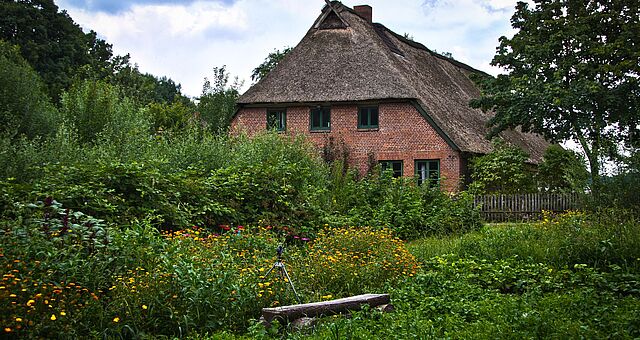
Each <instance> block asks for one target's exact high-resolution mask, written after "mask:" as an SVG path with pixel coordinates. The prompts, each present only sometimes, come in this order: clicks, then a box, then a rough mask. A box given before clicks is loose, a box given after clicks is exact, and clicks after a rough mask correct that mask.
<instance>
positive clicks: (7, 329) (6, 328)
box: [4, 327, 12, 333]
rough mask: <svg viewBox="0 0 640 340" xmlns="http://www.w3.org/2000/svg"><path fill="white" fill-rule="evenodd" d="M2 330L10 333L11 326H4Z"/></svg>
mask: <svg viewBox="0 0 640 340" xmlns="http://www.w3.org/2000/svg"><path fill="white" fill-rule="evenodd" d="M4 331H5V332H7V333H11V331H12V329H11V328H9V327H5V328H4Z"/></svg>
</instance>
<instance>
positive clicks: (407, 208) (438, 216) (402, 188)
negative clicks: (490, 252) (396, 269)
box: [327, 173, 481, 239]
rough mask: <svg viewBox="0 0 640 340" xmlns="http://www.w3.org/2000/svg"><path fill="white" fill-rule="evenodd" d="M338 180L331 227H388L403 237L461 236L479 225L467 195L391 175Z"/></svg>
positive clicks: (333, 201)
mask: <svg viewBox="0 0 640 340" xmlns="http://www.w3.org/2000/svg"><path fill="white" fill-rule="evenodd" d="M338 178H341V179H340V180H339V181H337V182H336V181H334V182H333V186H332V187H331V189H330V190H331V191H330V193H331V194H332V198H331V201H332V206H331V214H330V215H329V217H328V218H327V221H328V223H330V224H338V225H339V224H343V225H363V226H375V227H387V228H390V229H392V230H393V231H394V233H395V234H396V235H398V236H399V237H401V238H403V239H415V238H418V237H421V236H425V235H434V234H439V235H442V234H451V233H464V232H468V231H471V230H475V229H478V228H480V226H481V222H480V213H479V212H478V211H477V210H476V209H475V208H474V206H473V197H472V196H470V195H468V194H466V193H461V194H458V195H455V196H450V195H449V194H447V193H444V192H442V191H440V189H439V188H432V187H429V186H427V185H420V186H419V185H416V184H415V181H414V180H413V179H408V178H392V177H391V175H390V174H389V173H386V174H383V175H381V176H368V177H365V178H363V179H361V180H356V179H355V178H354V176H353V175H347V177H346V178H345V177H338Z"/></svg>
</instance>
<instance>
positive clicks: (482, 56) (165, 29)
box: [56, 0, 516, 97]
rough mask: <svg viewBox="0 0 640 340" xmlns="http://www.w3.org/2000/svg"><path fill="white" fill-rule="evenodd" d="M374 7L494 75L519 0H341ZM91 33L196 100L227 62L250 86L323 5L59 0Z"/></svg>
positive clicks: (306, 1)
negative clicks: (271, 57) (499, 48)
mask: <svg viewBox="0 0 640 340" xmlns="http://www.w3.org/2000/svg"><path fill="white" fill-rule="evenodd" d="M342 3H343V4H345V5H346V6H349V7H353V6H355V5H362V4H368V5H370V6H371V7H373V21H374V22H379V23H382V24H384V25H385V26H387V27H388V28H389V29H391V30H392V31H394V32H396V33H398V34H405V33H407V34H409V35H410V36H412V37H413V39H414V40H415V41H417V42H420V43H422V44H424V45H425V46H427V47H428V48H430V49H432V50H433V49H434V50H437V51H439V52H450V53H452V54H453V57H454V58H455V59H456V60H459V61H461V62H463V63H466V64H468V65H470V66H472V67H475V68H477V69H480V70H483V71H485V72H488V73H490V74H494V75H495V74H498V73H499V72H500V70H499V69H497V68H494V67H492V66H490V62H491V59H492V58H493V56H494V55H495V51H496V46H497V45H498V39H499V38H500V36H509V37H510V36H512V35H513V33H514V31H513V30H512V28H511V25H510V21H509V19H510V18H511V16H512V15H513V13H514V11H515V5H516V0H357V1H354V0H343V1H342ZM56 4H57V5H58V7H59V8H60V9H61V10H62V9H64V10H66V11H67V12H68V13H69V15H70V16H71V18H73V20H74V21H75V22H76V23H78V24H79V25H80V26H82V28H83V29H84V30H85V31H89V30H93V31H96V32H97V33H98V36H99V37H100V38H102V39H104V40H106V41H107V42H108V43H110V44H112V45H113V52H114V54H119V55H124V54H127V53H128V54H129V55H130V56H131V60H132V61H133V62H134V63H135V64H137V65H138V67H139V69H140V71H142V72H146V73H151V74H153V75H155V76H158V77H161V76H167V77H169V78H171V79H173V80H174V81H175V82H177V83H180V84H181V85H182V92H183V93H184V94H186V95H188V96H190V97H198V96H199V95H200V94H201V92H202V85H203V83H204V78H205V77H212V76H213V68H214V67H221V66H223V65H226V67H227V71H228V72H229V73H230V74H231V76H232V77H235V76H237V77H238V78H239V79H240V80H243V81H244V86H243V87H242V90H246V89H248V87H249V86H250V85H251V71H252V70H253V69H254V68H255V67H256V66H258V65H259V64H260V63H262V62H263V61H264V59H265V58H266V56H267V55H268V54H269V52H273V51H274V49H278V50H282V49H283V48H284V47H287V46H291V47H293V46H295V45H297V44H298V42H299V41H300V40H301V39H302V37H303V36H304V35H305V33H306V32H307V31H308V30H309V28H310V27H311V25H312V24H313V22H314V20H315V19H316V17H317V16H318V15H319V14H320V11H321V9H322V7H323V6H324V5H325V2H324V0H205V1H202V0H200V1H193V0H182V1H179V0H56Z"/></svg>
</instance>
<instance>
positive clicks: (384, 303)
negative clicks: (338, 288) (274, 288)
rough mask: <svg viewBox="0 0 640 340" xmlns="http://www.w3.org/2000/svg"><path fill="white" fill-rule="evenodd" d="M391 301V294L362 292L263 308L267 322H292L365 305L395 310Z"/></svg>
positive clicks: (355, 309) (357, 308)
mask: <svg viewBox="0 0 640 340" xmlns="http://www.w3.org/2000/svg"><path fill="white" fill-rule="evenodd" d="M389 301H390V298H389V294H362V295H356V296H350V297H346V298H342V299H335V300H329V301H322V302H312V303H304V304H299V305H290V306H281V307H275V308H263V309H262V317H263V318H264V321H265V322H266V323H267V324H271V321H273V320H275V319H278V320H280V321H283V322H292V321H294V320H296V319H300V318H303V317H306V318H314V317H317V316H327V315H334V314H340V313H343V312H349V311H357V310H359V309H361V308H362V306H363V305H369V306H370V307H372V308H373V307H383V308H382V310H384V311H390V310H393V306H391V305H389Z"/></svg>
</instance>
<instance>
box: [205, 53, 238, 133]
mask: <svg viewBox="0 0 640 340" xmlns="http://www.w3.org/2000/svg"><path fill="white" fill-rule="evenodd" d="M241 87H242V82H240V81H239V80H238V78H237V77H236V78H235V80H234V82H233V83H232V84H229V73H227V68H226V66H222V67H214V68H213V79H212V80H211V81H209V79H207V78H204V85H203V87H202V95H201V96H200V98H199V100H198V112H199V113H200V118H201V119H202V120H203V121H204V122H205V123H206V125H207V128H208V129H209V130H210V131H213V132H216V133H217V132H226V131H227V129H228V128H229V125H230V124H231V119H232V118H233V115H234V114H235V113H236V100H237V99H238V97H239V95H240V94H239V90H240V88H241Z"/></svg>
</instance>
